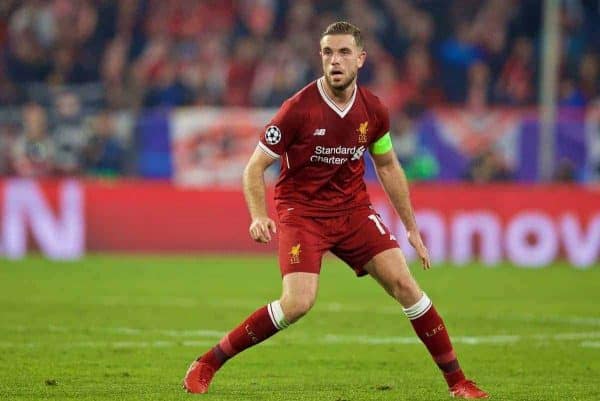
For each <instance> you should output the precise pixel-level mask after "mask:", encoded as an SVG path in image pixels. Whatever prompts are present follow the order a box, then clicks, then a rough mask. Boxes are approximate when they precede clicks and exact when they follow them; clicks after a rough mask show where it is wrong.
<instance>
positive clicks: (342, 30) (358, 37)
mask: <svg viewBox="0 0 600 401" xmlns="http://www.w3.org/2000/svg"><path fill="white" fill-rule="evenodd" d="M327 35H352V36H353V37H354V42H355V43H356V46H358V47H359V48H361V49H362V48H363V47H364V43H363V38H362V34H361V33H360V29H359V28H358V27H357V26H356V25H353V24H351V23H349V22H346V21H338V22H334V23H333V24H330V25H329V26H328V27H327V28H326V29H325V31H323V33H322V34H321V39H323V37H324V36H327Z"/></svg>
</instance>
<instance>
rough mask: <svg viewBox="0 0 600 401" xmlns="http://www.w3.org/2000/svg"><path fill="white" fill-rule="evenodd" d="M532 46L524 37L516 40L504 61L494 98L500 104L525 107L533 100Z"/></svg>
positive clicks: (533, 70)
mask: <svg viewBox="0 0 600 401" xmlns="http://www.w3.org/2000/svg"><path fill="white" fill-rule="evenodd" d="M533 58H534V54H533V44H532V43H531V40H530V39H528V38H526V37H520V38H518V39H517V40H516V41H515V43H514V45H513V49H512V52H511V55H510V57H509V58H508V60H506V63H505V64H504V67H502V72H501V75H500V80H499V81H498V83H497V85H496V98H497V99H498V100H499V101H500V102H501V103H506V104H510V105H526V104H529V103H531V102H532V101H533V100H534V92H533V83H534V77H535V68H534V65H533V61H534V60H533Z"/></svg>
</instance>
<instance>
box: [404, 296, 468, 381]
mask: <svg viewBox="0 0 600 401" xmlns="http://www.w3.org/2000/svg"><path fill="white" fill-rule="evenodd" d="M404 312H405V313H406V315H407V316H408V318H409V319H410V323H411V324H412V326H413V328H414V329H415V332H416V333H417V336H419V338H420V339H421V341H423V344H425V347H427V350H428V351H429V353H430V354H431V356H432V357H433V360H434V361H435V363H436V364H437V365H438V367H439V368H440V369H441V370H442V372H444V378H445V379H446V382H447V383H448V386H450V387H452V386H453V385H455V384H456V383H458V382H459V381H461V380H464V379H465V375H464V374H463V372H462V370H461V369H460V365H459V364H458V359H456V354H455V353H454V349H453V348H452V343H451V342H450V337H449V336H448V332H447V331H446V326H445V325H444V321H443V320H442V318H441V317H440V315H438V313H437V311H436V310H435V307H434V306H433V304H432V303H431V300H430V299H429V298H428V297H427V295H425V294H423V297H422V298H421V300H419V302H417V303H416V304H415V305H413V306H411V307H410V308H405V309H404Z"/></svg>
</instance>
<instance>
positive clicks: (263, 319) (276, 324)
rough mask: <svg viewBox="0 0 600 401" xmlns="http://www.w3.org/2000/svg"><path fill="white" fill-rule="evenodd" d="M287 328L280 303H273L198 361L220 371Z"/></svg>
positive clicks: (253, 315) (251, 317) (257, 312)
mask: <svg viewBox="0 0 600 401" xmlns="http://www.w3.org/2000/svg"><path fill="white" fill-rule="evenodd" d="M287 326H288V323H287V322H286V321H285V318H284V317H283V311H282V310H281V306H280V305H279V301H275V302H272V303H271V304H269V305H267V306H263V307H262V308H260V309H258V310H256V311H255V312H254V313H253V314H251V315H250V316H249V317H248V318H247V319H246V320H244V321H243V322H242V324H240V325H239V326H237V327H236V328H235V329H233V330H231V331H230V332H229V333H228V334H227V335H225V337H223V338H222V339H221V341H219V343H218V344H217V345H215V346H214V347H213V348H212V349H211V350H209V351H208V352H207V353H206V354H204V355H202V356H201V357H200V358H198V360H199V361H201V362H205V363H208V364H209V365H211V366H212V367H213V368H215V369H219V368H220V367H221V366H222V365H223V364H224V363H225V362H226V361H227V360H228V359H229V358H231V357H233V356H234V355H236V354H239V353H240V352H242V351H243V350H245V349H246V348H250V347H252V346H254V345H256V344H258V343H260V342H262V341H264V340H266V339H267V338H269V337H271V336H272V335H273V334H275V333H277V332H278V331H279V330H282V329H284V328H286V327H287Z"/></svg>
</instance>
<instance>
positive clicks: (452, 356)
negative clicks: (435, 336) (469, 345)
mask: <svg viewBox="0 0 600 401" xmlns="http://www.w3.org/2000/svg"><path fill="white" fill-rule="evenodd" d="M433 360H434V361H435V362H436V363H450V362H452V361H454V360H456V353H455V352H454V350H451V351H450V352H446V353H445V354H441V355H436V356H434V357H433Z"/></svg>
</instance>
